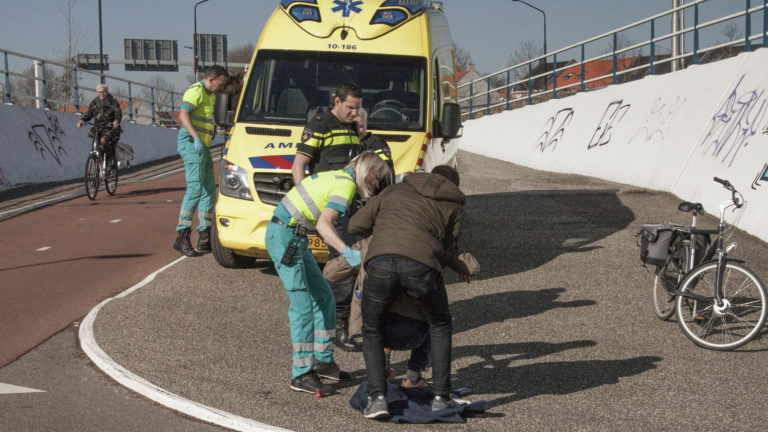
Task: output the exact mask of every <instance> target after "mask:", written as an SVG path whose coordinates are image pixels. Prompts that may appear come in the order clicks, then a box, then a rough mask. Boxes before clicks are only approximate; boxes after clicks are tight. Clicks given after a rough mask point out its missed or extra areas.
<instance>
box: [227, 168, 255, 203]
mask: <svg viewBox="0 0 768 432" xmlns="http://www.w3.org/2000/svg"><path fill="white" fill-rule="evenodd" d="M219 191H220V192H221V194H222V195H226V196H228V197H232V198H239V199H244V200H248V201H253V195H251V189H250V187H249V186H248V173H247V172H246V171H245V170H244V169H242V168H240V167H239V166H237V165H235V164H233V163H232V162H229V161H227V160H223V159H222V161H221V177H220V179H219Z"/></svg>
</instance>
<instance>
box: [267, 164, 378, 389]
mask: <svg viewBox="0 0 768 432" xmlns="http://www.w3.org/2000/svg"><path fill="white" fill-rule="evenodd" d="M391 178H392V173H391V172H390V170H389V167H388V166H387V164H386V162H384V161H383V160H382V159H381V158H380V157H378V156H377V155H375V154H373V153H372V152H364V153H362V154H360V155H359V156H357V157H355V158H354V159H352V161H351V162H350V163H349V164H348V165H347V166H346V167H344V168H343V169H340V170H333V171H323V172H319V173H315V174H312V175H310V176H308V177H306V178H304V179H303V180H302V181H301V183H299V184H297V185H296V186H295V187H294V188H293V189H291V190H290V191H288V193H287V194H286V195H285V197H283V199H282V200H281V201H280V204H278V206H277V208H275V211H274V213H273V214H272V220H271V221H270V222H269V224H268V225H267V233H266V245H267V252H268V253H269V256H270V257H271V258H272V261H273V262H274V263H275V268H276V270H277V274H278V275H279V276H280V280H281V281H282V282H283V286H284V287H285V290H286V293H287V294H288V300H289V301H290V306H289V308H288V319H289V322H290V328H291V342H292V345H293V366H292V368H291V386H290V387H291V389H293V390H295V391H303V392H307V393H312V394H314V395H316V396H325V395H328V394H330V393H332V392H333V388H332V387H331V386H330V385H328V384H325V383H323V382H322V381H321V380H320V378H321V377H322V378H327V379H330V380H333V381H339V380H342V379H349V374H348V373H346V372H342V371H341V370H340V369H339V366H338V365H337V364H336V362H334V360H333V344H334V339H335V337H336V305H335V301H334V296H333V293H332V292H331V287H330V286H329V285H328V282H327V281H326V280H325V278H324V277H323V273H322V272H321V271H320V267H319V266H318V265H317V261H315V258H314V257H313V256H312V252H311V251H310V250H309V248H308V247H307V236H306V231H308V230H313V229H316V230H317V233H318V234H320V237H322V239H323V240H324V241H325V242H326V243H327V244H328V245H329V246H331V247H333V248H334V249H336V250H338V251H340V254H341V256H343V257H344V258H345V259H346V260H347V261H348V262H349V264H350V265H351V266H353V267H357V266H359V265H360V251H359V250H354V249H350V247H349V246H348V245H347V244H346V243H345V242H344V240H342V238H341V236H339V234H338V232H337V231H336V228H335V227H334V226H333V222H334V221H335V220H336V219H337V218H338V217H340V216H343V215H344V214H345V213H347V211H348V209H349V206H350V203H351V201H352V198H353V197H354V196H355V192H357V193H358V194H359V195H360V196H361V197H363V198H369V197H370V196H371V195H372V193H373V191H374V190H375V189H376V187H377V186H378V185H379V183H380V182H381V181H382V180H383V179H390V180H391Z"/></svg>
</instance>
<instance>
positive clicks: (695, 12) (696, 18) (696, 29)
mask: <svg viewBox="0 0 768 432" xmlns="http://www.w3.org/2000/svg"><path fill="white" fill-rule="evenodd" d="M693 64H699V4H698V3H696V4H695V5H693Z"/></svg>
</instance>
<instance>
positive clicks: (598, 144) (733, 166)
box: [460, 49, 768, 241]
mask: <svg viewBox="0 0 768 432" xmlns="http://www.w3.org/2000/svg"><path fill="white" fill-rule="evenodd" d="M766 77H768V49H759V50H757V51H755V52H753V53H746V54H742V55H739V56H738V57H735V58H732V59H728V60H724V61H720V62H717V63H713V64H707V65H700V66H691V67H689V68H688V69H685V70H683V71H679V72H675V73H672V74H666V75H661V76H649V77H646V78H645V79H642V80H639V81H634V82H630V83H626V84H621V85H614V86H611V87H608V88H606V89H602V90H597V91H593V92H588V93H580V94H578V95H575V96H572V97H568V98H564V99H560V100H557V99H556V100H551V101H548V102H546V103H543V104H539V105H532V106H527V107H525V108H522V109H517V110H513V111H506V112H504V113H501V114H495V115H490V116H484V117H482V118H480V119H477V120H469V121H467V122H465V124H464V135H463V138H462V139H461V140H460V142H461V144H460V148H461V149H463V150H466V151H470V152H474V153H478V154H482V155H486V156H490V157H493V158H497V159H501V160H505V161H510V162H513V163H516V164H520V165H524V166H528V167H532V168H536V169H540V170H546V171H552V172H562V173H577V174H583V175H588V176H593V177H599V178H603V179H607V180H612V181H616V182H620V183H626V184H631V185H636V186H641V187H646V188H650V189H656V190H661V191H667V192H671V193H673V194H675V195H677V196H678V197H680V198H681V199H684V200H689V201H697V202H701V203H702V204H704V208H705V209H706V210H707V211H708V212H709V213H714V214H717V213H718V205H719V203H720V202H721V201H724V200H725V199H727V198H728V195H727V193H726V191H725V189H723V188H722V187H721V186H720V185H719V184H717V183H715V182H713V181H712V177H714V176H717V177H720V178H725V179H728V180H730V181H731V183H733V185H734V186H735V187H736V188H737V189H738V190H739V191H740V192H742V193H743V194H744V197H745V198H746V200H747V202H748V203H749V204H748V206H747V208H746V210H745V211H744V212H743V216H742V218H741V220H740V221H739V222H738V223H737V224H738V226H739V227H740V228H742V229H744V230H745V231H747V232H749V233H751V234H754V235H756V236H758V237H760V238H761V239H763V240H766V241H768V223H766V222H768V221H766V216H768V178H762V176H763V174H764V173H765V170H766V168H768V165H767V164H768V114H767V113H766V111H767V110H768V92H766V88H768V79H766ZM728 220H729V221H732V220H733V219H732V218H729V219H728ZM649 222H650V221H649Z"/></svg>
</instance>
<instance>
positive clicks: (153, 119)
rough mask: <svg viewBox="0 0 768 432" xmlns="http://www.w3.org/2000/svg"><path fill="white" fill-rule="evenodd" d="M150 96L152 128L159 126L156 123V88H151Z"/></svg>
mask: <svg viewBox="0 0 768 432" xmlns="http://www.w3.org/2000/svg"><path fill="white" fill-rule="evenodd" d="M149 94H150V96H151V97H152V126H157V123H155V88H154V87H150V88H149Z"/></svg>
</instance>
